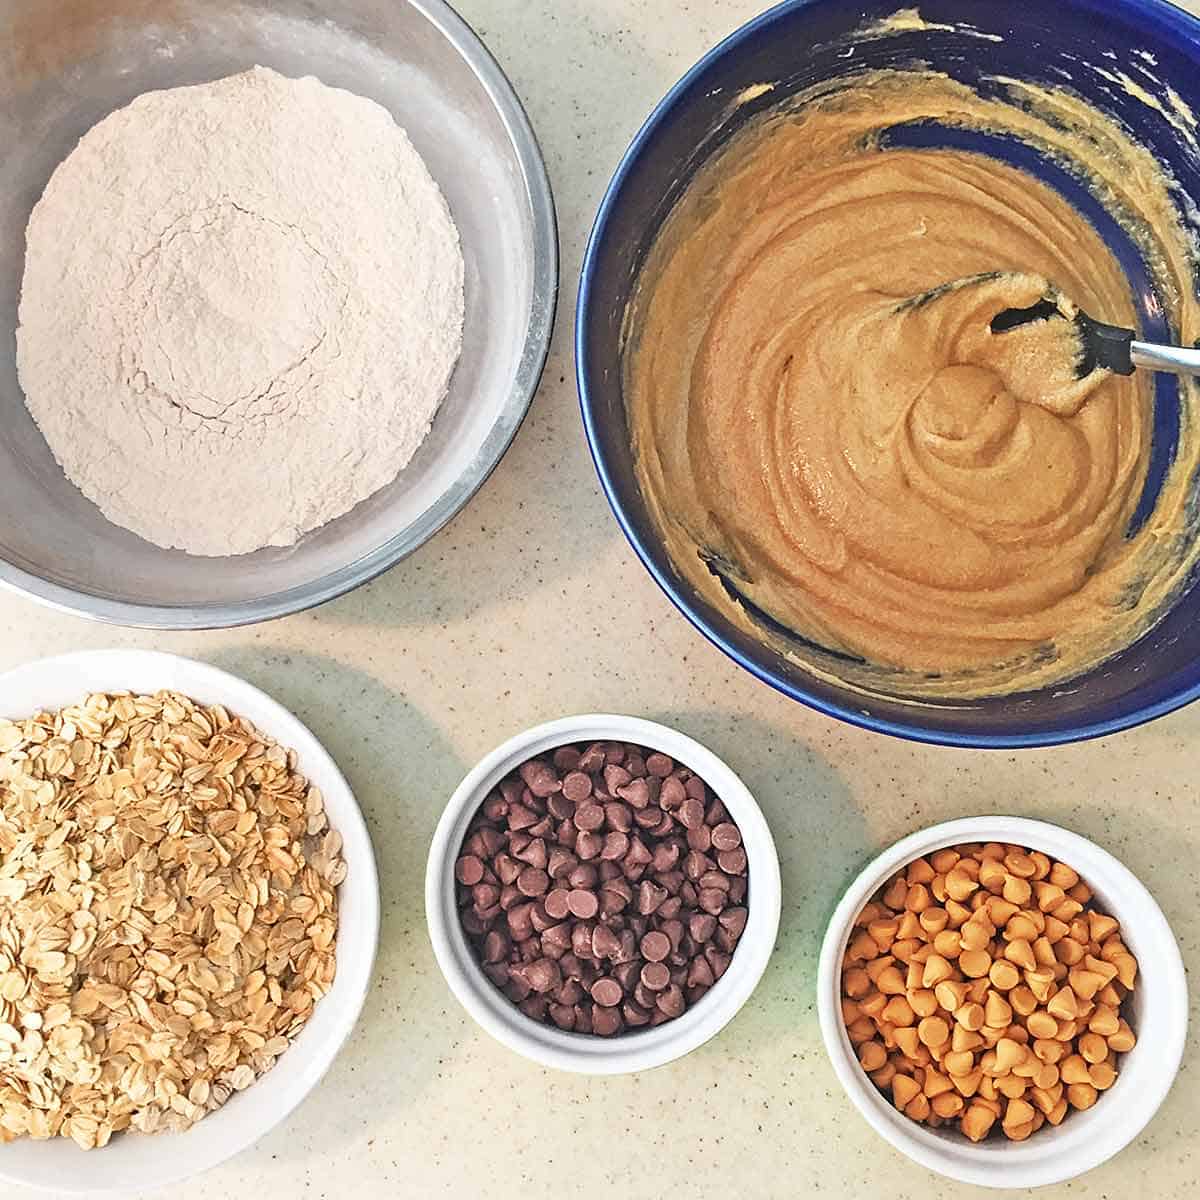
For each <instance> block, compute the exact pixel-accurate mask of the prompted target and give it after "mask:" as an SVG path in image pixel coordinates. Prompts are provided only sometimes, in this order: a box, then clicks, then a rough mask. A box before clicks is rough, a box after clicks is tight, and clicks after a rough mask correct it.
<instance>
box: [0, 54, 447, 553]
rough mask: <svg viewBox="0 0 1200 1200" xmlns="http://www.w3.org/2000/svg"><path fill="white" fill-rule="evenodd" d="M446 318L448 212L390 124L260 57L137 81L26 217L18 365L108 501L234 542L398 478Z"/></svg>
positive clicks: (439, 373)
mask: <svg viewBox="0 0 1200 1200" xmlns="http://www.w3.org/2000/svg"><path fill="white" fill-rule="evenodd" d="M462 326H463V257H462V252H461V249H460V246H459V240H458V233H457V230H456V229H455V227H454V222H453V220H452V219H451V216H450V212H449V209H448V208H447V206H446V202H445V200H444V199H443V197H442V194H441V192H440V190H439V189H438V186H437V184H436V183H434V181H433V179H432V178H431V176H430V174H429V172H428V170H427V169H426V167H425V164H424V162H422V160H421V158H420V156H419V155H418V154H417V152H416V150H414V149H413V146H412V144H411V143H410V142H409V140H408V137H407V136H406V135H405V133H404V131H403V130H402V129H400V128H399V127H398V126H397V125H396V124H395V122H394V121H393V120H392V118H391V116H390V115H389V114H388V113H387V112H386V111H385V110H384V109H383V108H381V107H380V106H379V105H377V104H375V103H373V102H372V101H370V100H365V99H362V98H361V97H358V96H353V95H351V94H350V93H348V92H344V91H339V90H335V89H332V88H328V87H325V86H324V85H323V84H321V83H319V82H318V81H317V80H315V79H300V80H291V79H285V78H283V77H282V76H280V75H277V74H275V73H274V72H273V71H268V70H264V69H262V68H256V69H255V70H253V71H249V72H246V73H245V74H243V75H237V76H233V77H231V78H229V79H223V80H220V81H219V82H217V83H212V84H205V85H202V86H200V87H191V88H177V89H174V90H171V91H166V92H153V93H149V94H147V95H144V96H141V97H139V98H138V99H137V100H135V101H134V102H133V103H132V104H131V105H129V107H128V108H125V109H122V110H121V111H119V112H116V113H113V114H112V115H111V116H109V117H108V118H106V119H105V120H104V121H101V122H100V124H98V125H97V126H96V127H95V128H94V129H92V130H91V131H90V132H89V133H88V134H87V135H86V136H85V137H84V138H83V139H82V141H81V142H80V143H79V145H78V147H77V148H76V149H75V150H74V152H73V153H72V154H71V155H70V157H69V158H67V160H66V161H65V162H64V163H63V164H62V165H61V166H60V167H59V168H58V170H57V171H56V172H55V173H54V176H53V178H52V179H51V180H50V183H49V185H48V186H47V188H46V192H45V194H44V195H43V197H42V199H41V200H40V201H39V203H38V205H37V206H36V208H35V209H34V211H33V215H32V216H31V218H30V221H29V230H28V235H27V251H26V260H25V278H24V284H23V288H22V294H21V307H20V327H19V329H18V330H17V367H18V371H19V373H20V379H21V384H22V386H23V388H24V390H25V396H26V401H27V403H28V406H29V411H30V412H31V413H32V414H33V417H34V419H35V420H36V421H37V423H38V425H39V427H40V428H41V430H42V432H43V433H44V434H45V437H46V440H47V442H48V443H49V445H50V448H51V450H53V452H54V455H55V457H56V458H57V459H58V461H59V463H61V464H62V467H63V469H64V471H65V472H66V474H67V476H68V477H69V478H70V479H71V480H72V482H74V483H75V485H76V486H77V487H78V488H79V489H80V491H82V492H83V494H84V495H85V496H87V497H88V498H89V499H91V500H92V501H94V502H95V503H96V504H97V505H98V506H99V507H100V509H101V511H103V512H104V514H105V515H106V516H107V517H108V518H109V519H110V520H112V521H115V522H116V523H117V524H119V525H123V526H125V527H126V528H128V529H131V530H133V531H134V532H135V533H138V534H140V535H141V536H142V537H144V538H147V539H149V540H150V541H152V542H155V543H157V544H158V545H160V546H164V547H169V548H170V547H173V548H178V549H181V550H186V551H188V552H190V553H192V554H200V555H228V554H244V553H248V552H250V551H253V550H256V549H259V548H260V547H263V546H287V545H291V544H292V543H293V542H295V541H296V540H297V539H298V538H299V537H300V536H301V534H303V533H305V532H306V531H308V530H310V529H315V528H317V527H318V526H320V525H323V524H325V523H326V522H328V521H330V520H332V519H333V518H335V517H338V516H340V515H342V514H343V513H345V512H348V511H349V510H350V509H351V508H353V507H354V505H355V504H357V503H358V502H359V501H360V500H363V499H365V498H366V497H367V496H370V495H371V494H372V493H374V492H376V491H377V490H378V489H379V488H381V487H383V486H385V485H386V484H388V483H390V482H391V481H392V480H393V479H394V478H395V477H396V474H397V473H398V472H399V471H400V470H401V469H402V468H403V467H404V466H406V465H407V464H408V462H409V461H410V460H411V458H412V456H413V454H414V453H415V452H416V450H417V448H418V447H419V446H420V444H421V442H422V440H423V439H424V438H425V435H426V434H427V433H428V431H429V426H430V422H431V421H432V420H433V416H434V413H435V412H436V411H437V408H438V405H439V404H440V403H441V401H442V398H443V397H444V395H445V393H446V389H447V386H448V383H449V379H450V375H451V372H452V371H453V369H454V365H455V363H456V362H457V360H458V356H459V352H460V350H461V348H462Z"/></svg>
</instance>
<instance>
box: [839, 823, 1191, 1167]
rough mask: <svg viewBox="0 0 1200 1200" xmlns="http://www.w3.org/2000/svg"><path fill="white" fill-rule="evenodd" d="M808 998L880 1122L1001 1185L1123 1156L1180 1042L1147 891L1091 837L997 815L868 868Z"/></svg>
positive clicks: (1173, 978) (924, 1159)
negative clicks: (812, 995) (815, 1004)
mask: <svg viewBox="0 0 1200 1200" xmlns="http://www.w3.org/2000/svg"><path fill="white" fill-rule="evenodd" d="M818 996H819V1009H820V1015H821V1023H822V1031H823V1033H824V1037H825V1041H826V1045H827V1048H828V1050H829V1053H830V1057H831V1059H832V1061H833V1065H834V1068H835V1070H836V1071H837V1073H838V1076H839V1078H840V1079H841V1081H842V1084H843V1086H844V1087H845V1088H846V1091H847V1093H848V1094H849V1096H850V1098H851V1099H852V1100H853V1101H854V1103H855V1104H856V1105H857V1107H858V1108H859V1110H860V1111H861V1112H862V1113H863V1115H864V1116H865V1117H866V1118H867V1120H868V1121H869V1122H870V1123H871V1124H872V1125H873V1126H874V1128H875V1129H876V1130H877V1131H878V1132H879V1133H881V1134H882V1135H883V1136H884V1137H885V1138H887V1139H888V1140H889V1141H890V1142H892V1144H893V1145H895V1146H896V1147H897V1148H898V1149H900V1150H902V1151H903V1152H904V1153H906V1154H908V1155H909V1156H910V1157H912V1158H913V1159H915V1160H916V1161H918V1162H920V1163H921V1164H923V1165H924V1166H926V1167H929V1168H930V1169H932V1170H935V1171H938V1172H940V1173H941V1174H944V1175H947V1176H949V1177H951V1178H955V1179H959V1180H962V1181H964V1182H969V1183H977V1184H981V1185H985V1186H993V1187H1035V1186H1039V1185H1042V1184H1049V1183H1055V1182H1061V1181H1062V1180H1064V1179H1068V1178H1072V1177H1074V1176H1076V1175H1079V1174H1082V1173H1083V1172H1084V1171H1087V1170H1090V1169H1091V1168H1092V1167H1094V1166H1097V1165H1099V1164H1100V1163H1101V1162H1104V1161H1105V1160H1106V1159H1108V1158H1110V1157H1111V1156H1112V1155H1113V1154H1115V1153H1117V1152H1118V1151H1119V1150H1120V1149H1121V1148H1122V1147H1124V1146H1125V1145H1126V1144H1127V1143H1128V1142H1129V1141H1131V1140H1132V1139H1133V1138H1134V1137H1135V1136H1136V1135H1137V1134H1138V1133H1139V1132H1140V1130H1141V1129H1142V1128H1144V1126H1145V1125H1146V1123H1147V1122H1148V1121H1149V1120H1150V1118H1151V1117H1152V1116H1153V1115H1154V1113H1155V1111H1156V1110H1157V1108H1158V1106H1159V1105H1160V1104H1161V1102H1162V1100H1163V1099H1164V1098H1165V1096H1166V1094H1167V1092H1168V1090H1169V1089H1170V1086H1171V1083H1172V1081H1173V1079H1174V1077H1175V1075H1176V1073H1177V1071H1178V1067H1179V1062H1180V1059H1181V1057H1182V1051H1183V1043H1184V1037H1185V1034H1186V1028H1187V1007H1188V1005H1187V986H1186V980H1185V978H1184V973H1183V966H1182V961H1181V959H1180V955H1179V950H1178V947H1177V946H1176V944H1175V940H1174V938H1173V936H1172V934H1171V931H1170V928H1169V926H1168V925H1167V922H1166V919H1165V918H1164V917H1163V915H1162V912H1161V911H1160V909H1159V908H1158V906H1157V904H1156V903H1155V902H1154V899H1153V898H1152V897H1151V896H1150V894H1149V892H1147V891H1146V889H1145V888H1144V887H1143V886H1142V885H1141V883H1139V882H1138V880H1137V879H1136V878H1135V877H1134V876H1133V875H1132V874H1130V872H1129V871H1128V870H1127V869H1126V868H1125V867H1123V866H1122V865H1121V864H1120V863H1119V862H1117V861H1116V859H1114V858H1113V857H1112V856H1111V855H1109V854H1107V853H1106V852H1105V851H1103V850H1101V849H1100V848H1099V847H1098V846H1096V845H1094V844H1093V843H1091V842H1088V841H1086V840H1085V839H1084V838H1081V837H1078V836H1077V835H1075V834H1072V833H1069V832H1067V831H1066V830H1063V829H1059V828H1057V827H1056V826H1052V825H1047V824H1043V823H1041V822H1036V821H1026V820H1021V819H1017V818H1008V817H988V818H978V819H968V820H963V821H955V822H951V823H949V824H946V825H941V826H937V827H935V828H933V829H929V830H926V831H923V832H921V833H918V834H914V835H913V836H912V837H909V838H907V839H905V840H904V841H903V842H901V843H899V844H898V845H896V846H894V847H892V849H891V850H889V851H887V852H885V853H884V854H883V855H881V856H880V857H879V858H878V859H877V860H876V861H875V862H874V863H872V864H871V866H870V867H868V868H867V870H866V871H864V872H863V874H862V875H861V876H860V877H859V878H858V880H856V881H855V883H854V885H853V886H852V887H851V888H850V889H849V891H848V892H847V893H846V896H845V897H844V899H843V900H842V903H841V904H840V905H839V907H838V910H837V912H836V913H835V915H834V918H833V920H832V921H831V923H830V926H829V931H828V933H827V935H826V939H825V945H824V948H823V952H822V958H821V972H820V984H819V990H818ZM1139 1031H1144V1042H1139V1040H1138V1039H1139Z"/></svg>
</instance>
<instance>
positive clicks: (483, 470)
mask: <svg viewBox="0 0 1200 1200" xmlns="http://www.w3.org/2000/svg"><path fill="white" fill-rule="evenodd" d="M407 3H408V4H409V6H410V7H412V8H414V9H416V10H417V11H418V12H419V13H421V15H422V16H424V17H425V18H426V19H427V20H428V21H429V22H430V23H431V24H432V25H433V26H434V27H435V28H436V29H437V30H438V31H439V32H440V33H441V34H442V36H443V37H444V38H445V39H446V40H447V41H448V42H449V43H450V44H451V45H452V46H453V47H454V49H455V50H456V51H457V52H458V53H459V55H461V57H462V59H463V61H464V62H465V63H466V64H467V65H468V66H469V67H470V68H471V70H472V72H473V73H474V75H475V77H476V78H477V79H478V80H479V82H480V84H481V85H482V86H483V88H484V90H485V91H486V92H487V94H488V96H489V98H490V99H491V101H492V103H493V105H494V106H495V108H496V112H497V114H498V115H499V117H500V119H501V121H502V122H503V124H504V128H505V130H506V131H507V133H508V137H509V141H510V142H511V144H512V147H513V150H514V152H515V153H516V155H517V158H518V161H519V164H520V169H521V176H522V179H523V181H524V183H525V189H526V192H527V194H528V197H529V206H530V214H531V219H532V224H533V235H532V255H533V278H532V290H531V297H532V304H531V309H530V320H529V326H528V328H527V330H526V333H525V341H524V345H523V347H522V352H521V358H520V361H519V363H518V366H517V371H516V375H515V377H514V379H513V383H512V387H511V390H510V393H509V397H508V400H507V402H506V404H505V407H504V409H503V410H502V412H501V414H500V418H499V420H498V421H497V423H496V424H495V426H493V428H492V431H491V434H490V435H489V438H488V439H487V441H485V443H484V446H483V449H482V451H481V453H480V455H479V457H478V458H476V460H475V462H474V463H473V464H472V466H471V472H472V473H470V474H468V475H466V476H463V477H461V478H460V479H459V480H458V482H457V485H456V486H455V487H453V488H451V489H450V490H449V491H447V492H445V493H443V494H442V495H441V496H440V497H439V498H438V500H437V503H436V504H434V505H433V506H432V507H431V508H429V509H428V510H427V511H426V512H424V513H423V514H422V515H421V516H420V517H419V518H418V519H417V520H416V521H414V522H413V523H412V524H410V525H409V526H407V527H406V528H405V529H404V530H402V531H401V532H400V533H398V534H396V535H395V536H393V537H392V538H390V539H389V540H388V541H386V542H384V543H383V545H381V546H378V547H376V549H374V550H372V551H371V552H370V553H369V554H365V555H363V556H362V557H361V558H359V559H357V560H355V561H354V562H352V563H347V564H345V565H344V566H341V567H338V568H337V569H336V570H334V571H330V572H329V573H327V574H325V575H323V576H321V577H320V578H318V579H315V580H313V581H311V582H310V583H306V584H301V585H298V586H296V587H293V588H288V589H286V590H285V591H281V592H276V593H274V594H272V595H269V596H263V597H259V598H257V599H253V600H240V601H236V602H234V603H229V604H150V603H140V602H136V601H125V600H113V599H110V598H108V597H105V596H98V595H95V594H94V593H91V592H87V591H84V590H81V589H78V588H73V587H66V586H64V585H62V584H57V583H52V582H51V581H49V580H47V579H43V578H42V577H41V576H39V575H35V574H33V573H32V572H30V571H25V570H23V569H22V568H20V567H17V566H15V565H13V564H12V563H9V562H7V561H6V560H4V559H3V558H0V589H6V590H8V591H12V592H16V593H18V594H20V595H24V596H26V597H28V598H30V599H33V600H36V601H39V602H40V603H42V604H44V605H46V606H48V607H50V608H54V609H57V610H58V611H60V612H65V613H68V614H70V615H72V616H77V617H84V618H86V619H89V620H94V621H99V622H103V623H106V624H112V625H122V626H127V627H131V628H139V629H153V630H201V629H231V628H235V627H237V626H243V625H254V624H258V623H259V622H262V621H272V620H275V619H276V618H279V617H286V616H291V615H293V614H295V613H299V612H305V611H307V610H308V609H311V608H316V607H318V606H319V605H322V604H325V603H327V602H328V601H330V600H335V599H337V598H338V597H339V596H344V595H345V594H346V593H347V592H351V591H353V590H354V589H356V588H359V587H361V586H362V585H363V584H366V583H369V582H371V580H373V579H376V578H378V577H379V576H380V575H382V574H383V573H384V572H385V571H388V570H390V569H391V568H392V567H394V566H395V565H396V564H397V563H398V562H400V561H401V560H402V559H404V558H406V557H407V556H408V555H410V554H412V553H413V552H414V551H416V550H418V549H419V548H420V547H421V546H423V545H424V544H425V543H426V542H427V541H429V539H430V538H432V537H433V536H434V535H435V534H436V533H438V532H439V531H440V530H441V529H442V528H444V527H445V526H446V525H447V524H449V522H450V521H452V520H453V519H454V517H456V516H457V515H458V514H459V513H460V512H461V511H462V510H463V509H464V508H465V507H466V505H467V504H468V503H470V501H471V500H472V499H473V498H474V496H475V495H476V493H477V492H478V491H479V489H480V488H482V487H483V485H484V484H485V483H486V482H487V480H488V478H489V477H490V476H491V474H492V472H493V471H494V470H495V469H496V467H497V466H499V464H500V461H501V459H503V457H504V455H505V454H506V453H507V451H508V448H509V446H511V445H512V442H513V439H514V438H515V437H516V435H517V431H518V430H519V429H520V427H521V424H522V422H523V421H524V419H525V416H526V414H527V413H528V412H529V408H530V405H531V404H532V403H533V397H534V394H535V393H536V391H537V388H538V384H539V383H540V381H541V378H542V373H543V371H544V370H545V366H546V360H547V358H548V357H549V353H550V339H551V336H552V334H553V332H554V322H555V316H556V314H557V309H558V296H559V250H558V218H557V214H556V211H555V205H554V194H553V191H552V189H551V186H550V178H549V175H548V173H547V171H546V162H545V158H544V156H543V154H542V149H541V146H540V145H539V143H538V139H537V135H536V133H535V132H534V130H533V126H532V124H531V123H530V120H529V116H528V114H527V113H526V111H525V108H524V106H523V105H522V103H521V100H520V97H519V96H518V95H517V92H516V89H515V88H514V87H513V85H512V82H511V80H510V79H509V78H508V76H507V75H506V74H505V72H504V69H503V68H502V67H501V66H500V64H499V63H498V62H497V61H496V59H495V58H494V57H493V55H492V53H491V51H490V50H489V49H488V48H487V46H486V45H485V44H484V43H483V41H482V39H481V38H480V37H479V35H478V34H477V33H476V32H475V31H474V29H472V28H471V26H470V25H469V24H467V22H466V21H465V20H464V19H463V18H462V17H461V16H459V14H458V13H457V12H456V11H455V10H454V9H453V8H452V7H451V6H450V5H449V4H448V3H446V0H407ZM543 296H544V297H545V302H544V303H541V302H540V301H539V298H540V297H543Z"/></svg>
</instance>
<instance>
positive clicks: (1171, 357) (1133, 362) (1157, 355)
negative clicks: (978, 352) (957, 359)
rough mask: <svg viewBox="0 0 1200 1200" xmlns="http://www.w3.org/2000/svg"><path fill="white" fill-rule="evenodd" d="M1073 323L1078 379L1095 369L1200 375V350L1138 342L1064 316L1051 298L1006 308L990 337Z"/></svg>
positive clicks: (1130, 334) (1116, 329) (1082, 316)
mask: <svg viewBox="0 0 1200 1200" xmlns="http://www.w3.org/2000/svg"><path fill="white" fill-rule="evenodd" d="M1051 320H1066V321H1074V322H1075V327H1076V328H1077V329H1078V331H1079V342H1080V347H1081V351H1080V357H1079V364H1078V367H1077V370H1078V374H1079V378H1080V379H1083V378H1085V377H1086V376H1088V375H1090V374H1091V373H1092V372H1093V371H1094V370H1096V369H1097V368H1098V367H1099V368H1103V369H1104V370H1108V371H1111V372H1112V373H1113V374H1114V375H1132V374H1133V372H1134V371H1135V370H1136V369H1137V368H1138V367H1144V368H1146V369H1148V370H1151V371H1170V372H1171V373H1172V374H1174V375H1200V350H1188V349H1186V348H1185V347H1183V346H1156V345H1154V344H1153V343H1151V342H1139V341H1138V340H1137V334H1136V333H1134V331H1133V330H1132V329H1122V328H1121V327H1120V326H1119V325H1105V324H1104V322H1103V321H1097V320H1095V319H1094V318H1092V317H1089V316H1088V315H1087V313H1085V312H1075V313H1074V314H1073V315H1071V314H1069V313H1065V312H1063V311H1062V309H1061V308H1060V307H1059V305H1058V302H1057V301H1056V300H1054V299H1053V298H1052V297H1046V298H1045V299H1043V300H1039V301H1038V302H1037V303H1036V304H1034V305H1031V306H1030V307H1029V308H1006V309H1005V310H1004V311H1003V312H1002V313H1000V314H999V315H998V316H996V317H995V318H994V319H993V320H992V332H993V333H1007V332H1009V331H1010V330H1012V329H1017V328H1019V327H1020V326H1022V325H1029V324H1032V323H1033V322H1034V321H1051Z"/></svg>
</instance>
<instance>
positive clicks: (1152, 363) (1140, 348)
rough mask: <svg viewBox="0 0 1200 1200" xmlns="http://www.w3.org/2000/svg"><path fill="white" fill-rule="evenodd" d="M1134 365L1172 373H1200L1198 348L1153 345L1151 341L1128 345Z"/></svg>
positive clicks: (1199, 352)
mask: <svg viewBox="0 0 1200 1200" xmlns="http://www.w3.org/2000/svg"><path fill="white" fill-rule="evenodd" d="M1129 351H1130V355H1131V356H1132V358H1133V365H1134V366H1135V367H1147V368H1149V369H1150V370H1152V371H1170V372H1171V373H1172V374H1174V375H1200V350H1186V349H1184V348H1183V347H1182V346H1155V345H1153V344H1152V343H1151V342H1134V343H1133V345H1131V346H1130V347H1129Z"/></svg>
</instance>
